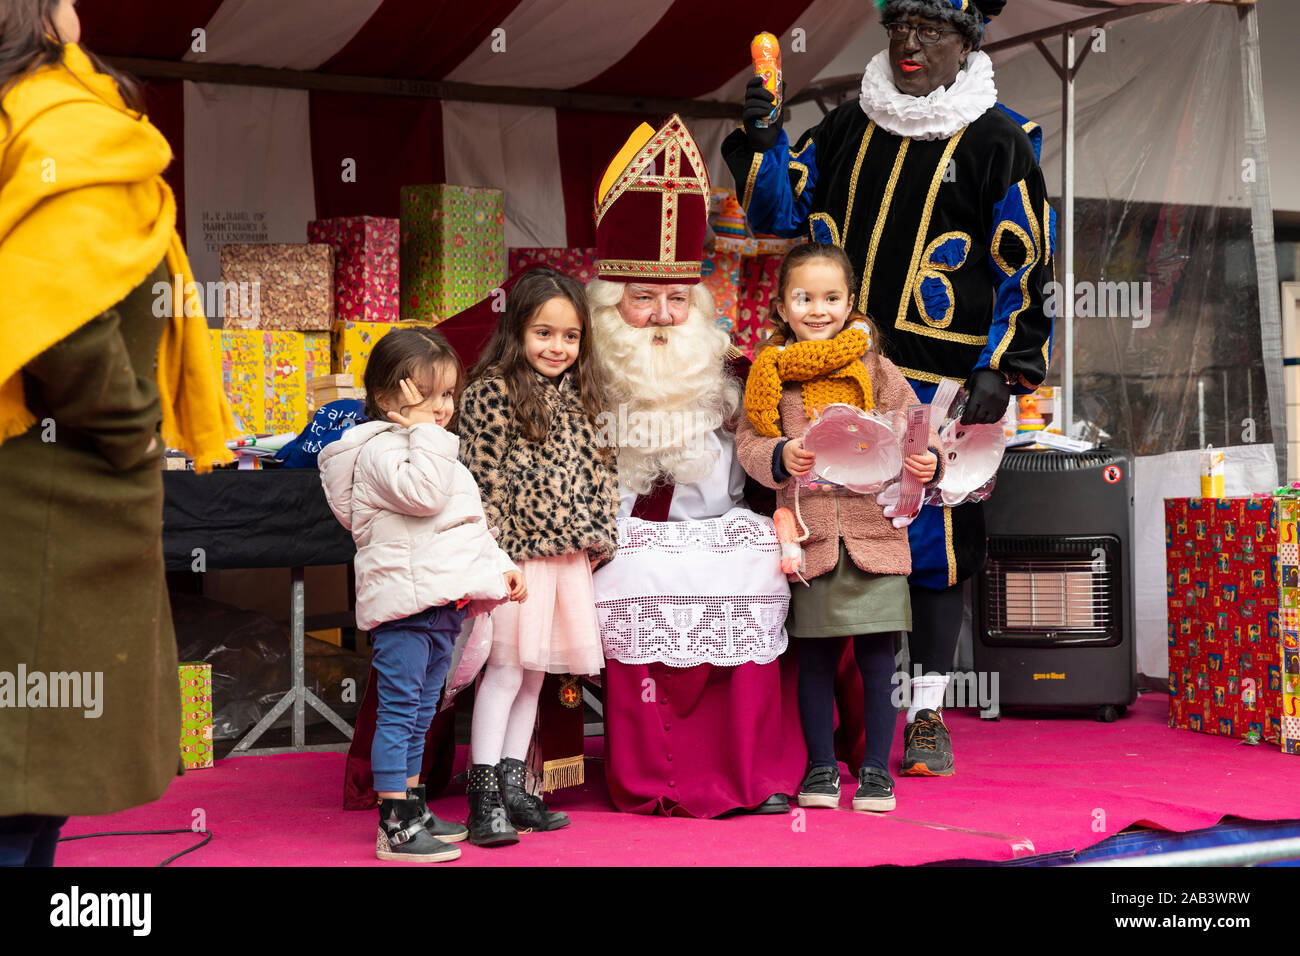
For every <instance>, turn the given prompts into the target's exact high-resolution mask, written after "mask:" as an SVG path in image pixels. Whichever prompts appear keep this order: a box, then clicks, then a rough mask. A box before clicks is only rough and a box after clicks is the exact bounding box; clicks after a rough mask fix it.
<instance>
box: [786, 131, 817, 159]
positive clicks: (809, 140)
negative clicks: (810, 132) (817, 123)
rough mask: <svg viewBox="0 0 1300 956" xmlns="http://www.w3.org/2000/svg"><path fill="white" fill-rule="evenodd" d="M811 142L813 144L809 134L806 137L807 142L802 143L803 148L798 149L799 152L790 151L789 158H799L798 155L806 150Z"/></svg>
mask: <svg viewBox="0 0 1300 956" xmlns="http://www.w3.org/2000/svg"><path fill="white" fill-rule="evenodd" d="M812 144H813V138H812V137H811V136H809V137H808V142H806V143H804V144H803V149H801V150H799V152H797V153H795V152H792V153H791V154H790V158H791V159H798V158H799V157H800V156H802V155H803V154H804V153H806V152H808V147H809V146H811V145H812Z"/></svg>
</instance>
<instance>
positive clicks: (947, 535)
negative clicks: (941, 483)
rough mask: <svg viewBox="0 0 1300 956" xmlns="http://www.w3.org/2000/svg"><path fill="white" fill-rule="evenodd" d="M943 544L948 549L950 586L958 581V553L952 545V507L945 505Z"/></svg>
mask: <svg viewBox="0 0 1300 956" xmlns="http://www.w3.org/2000/svg"><path fill="white" fill-rule="evenodd" d="M943 544H944V547H945V548H946V549H947V550H948V586H949V587H952V586H953V585H954V584H956V583H957V553H956V552H955V551H954V550H953V547H952V509H951V508H949V507H948V506H947V505H944V509H943Z"/></svg>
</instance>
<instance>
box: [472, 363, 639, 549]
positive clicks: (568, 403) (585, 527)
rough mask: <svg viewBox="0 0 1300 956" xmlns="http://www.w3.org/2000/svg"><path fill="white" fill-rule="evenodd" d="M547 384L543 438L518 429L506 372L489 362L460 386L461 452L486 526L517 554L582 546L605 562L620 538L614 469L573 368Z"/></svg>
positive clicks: (540, 380)
mask: <svg viewBox="0 0 1300 956" xmlns="http://www.w3.org/2000/svg"><path fill="white" fill-rule="evenodd" d="M537 380H538V383H539V384H540V385H541V386H543V387H544V388H545V389H546V391H545V395H546V400H547V405H548V408H549V409H550V414H551V423H550V428H549V430H548V431H547V434H546V439H545V440H544V441H543V442H541V443H537V442H531V441H528V440H527V439H526V438H524V437H523V436H522V435H521V434H520V430H519V424H518V422H517V421H516V420H515V417H514V411H513V409H512V408H511V403H510V394H509V392H508V391H507V390H506V383H505V379H504V378H503V377H502V376H501V375H500V374H499V373H497V372H496V371H495V369H493V370H489V371H488V373H487V374H486V375H484V376H483V377H482V378H480V379H478V380H476V381H474V382H471V383H470V384H469V385H468V386H466V388H465V392H464V394H463V396H462V398H461V407H460V448H461V451H460V456H461V461H463V462H464V464H465V466H466V467H467V468H469V471H470V474H472V475H473V476H474V480H475V481H476V482H477V483H478V487H479V492H480V494H481V495H482V496H483V510H484V513H485V514H486V515H487V519H488V523H489V525H490V526H492V527H495V528H498V529H500V538H499V539H498V544H500V546H501V548H502V550H504V551H505V552H506V554H508V555H510V557H511V558H512V559H513V560H515V561H522V560H526V559H528V558H539V557H548V556H551V555H561V554H572V553H576V552H579V551H585V552H586V553H587V554H588V555H589V556H591V557H592V558H594V559H595V560H596V563H597V564H598V565H599V564H604V563H605V562H607V561H609V560H610V559H611V558H612V557H613V556H614V550H615V548H616V547H617V544H618V523H617V522H618V503H619V491H618V476H617V474H616V473H615V470H616V466H615V465H614V463H613V456H608V463H607V457H606V456H605V455H604V454H602V451H601V449H600V448H599V447H598V445H597V441H596V429H595V428H594V427H593V425H592V423H591V421H590V420H589V419H588V418H587V415H586V412H585V411H584V410H583V407H582V401H581V399H580V398H579V396H578V392H577V388H576V386H575V383H574V380H573V377H572V376H569V375H566V376H565V377H564V378H563V379H561V381H560V383H559V385H552V384H551V383H550V382H549V381H548V380H547V379H546V378H545V377H543V376H542V375H540V374H538V375H537Z"/></svg>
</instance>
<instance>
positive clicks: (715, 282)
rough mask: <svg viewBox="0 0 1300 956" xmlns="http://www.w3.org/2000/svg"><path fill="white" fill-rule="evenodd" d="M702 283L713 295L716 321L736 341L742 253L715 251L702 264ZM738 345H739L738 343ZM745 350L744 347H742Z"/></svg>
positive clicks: (705, 257) (706, 256)
mask: <svg viewBox="0 0 1300 956" xmlns="http://www.w3.org/2000/svg"><path fill="white" fill-rule="evenodd" d="M700 277H701V278H700V281H701V282H703V283H704V285H705V287H707V288H708V290H709V292H711V293H713V311H714V321H716V322H717V323H718V328H720V329H724V330H726V332H727V334H728V335H730V336H732V341H733V342H734V341H735V332H736V316H737V310H738V307H739V304H740V253H739V252H725V251H721V250H716V249H715V250H714V251H713V252H711V253H706V254H705V256H704V261H703V262H702V263H700ZM737 344H738V343H737ZM741 348H743V346H741Z"/></svg>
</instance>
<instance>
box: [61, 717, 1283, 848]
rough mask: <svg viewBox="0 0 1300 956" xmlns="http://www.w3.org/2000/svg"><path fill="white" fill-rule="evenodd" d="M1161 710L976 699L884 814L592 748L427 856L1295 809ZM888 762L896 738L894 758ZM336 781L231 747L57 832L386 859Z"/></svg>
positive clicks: (956, 840)
mask: <svg viewBox="0 0 1300 956" xmlns="http://www.w3.org/2000/svg"><path fill="white" fill-rule="evenodd" d="M1167 710H1168V698H1167V697H1165V696H1163V695H1160V694H1148V695H1145V696H1144V697H1142V698H1141V699H1139V701H1138V703H1137V704H1136V705H1135V706H1133V707H1132V708H1130V709H1129V713H1128V716H1127V717H1125V718H1123V719H1121V720H1119V721H1118V722H1116V723H1114V724H1101V723H1097V722H1095V721H1093V720H1090V719H1087V718H1069V717H1059V718H1049V719H1027V718H1019V717H1014V716H1007V717H1004V718H1003V719H1002V720H1001V721H1000V722H996V723H986V722H982V721H980V720H979V719H978V717H977V716H975V713H974V712H973V711H968V712H954V713H952V714H950V715H948V722H949V726H950V727H951V729H952V736H953V740H954V749H955V752H956V756H957V773H956V774H955V775H953V776H951V777H946V778H912V777H904V778H901V779H899V780H898V786H897V794H898V809H897V810H895V811H894V812H892V813H885V814H867V813H854V812H853V811H852V810H851V809H849V807H850V805H851V799H852V796H853V790H854V788H855V786H856V781H855V780H852V781H851V778H850V777H849V775H848V774H847V773H845V776H844V785H845V789H844V797H843V800H844V803H843V805H842V806H841V808H840V809H839V810H807V811H798V810H796V811H795V812H793V813H791V814H790V815H787V816H784V817H782V816H765V817H733V818H730V819H725V820H687V819H665V818H662V817H642V816H633V815H631V814H620V813H616V812H614V810H613V808H612V807H611V805H610V803H609V800H608V797H607V796H606V793H605V786H604V777H603V772H602V764H601V762H600V761H598V760H589V761H588V763H587V783H586V785H585V786H584V787H582V788H579V789H577V790H573V791H565V792H563V793H561V794H559V795H557V796H555V797H554V799H552V800H551V801H550V802H551V804H552V806H553V807H554V808H556V809H562V810H565V811H567V812H568V814H569V816H570V817H572V818H573V825H572V826H570V827H569V828H567V829H565V830H561V831H558V832H556V833H542V834H525V835H524V837H523V839H522V842H521V843H519V844H518V845H517V846H514V847H506V848H502V849H495V850H484V849H478V848H475V847H471V846H469V845H468V844H461V846H462V847H463V848H464V854H463V855H462V856H461V858H460V859H459V860H457V861H455V862H454V863H449V864H439V865H441V866H452V867H454V866H511V865H516V866H555V865H565V864H579V865H601V866H626V865H633V866H634V865H638V864H653V865H660V866H701V865H703V866H709V865H768V866H771V865H778V866H799V865H809V864H812V865H846V864H847V865H863V864H878V863H900V864H916V863H928V862H934V861H939V860H954V859H978V860H1008V859H1011V858H1013V857H1019V856H1028V855H1033V854H1036V853H1050V852H1054V851H1061V850H1071V849H1074V850H1078V849H1082V848H1084V847H1087V846H1090V845H1092V844H1094V843H1097V842H1099V841H1101V840H1103V839H1105V838H1106V837H1108V836H1111V835H1113V834H1115V833H1118V832H1120V831H1121V830H1123V829H1124V828H1125V827H1127V826H1130V825H1132V824H1134V823H1142V824H1146V825H1149V826H1153V827H1159V828H1163V829H1167V830H1177V831H1184V830H1193V829H1198V828H1201V827H1207V826H1211V825H1213V824H1215V823H1217V822H1218V821H1219V820H1221V819H1222V818H1223V817H1225V816H1238V817H1244V818H1247V819H1251V820H1284V819H1295V818H1298V817H1300V798H1297V797H1296V794H1297V793H1300V758H1296V757H1289V756H1285V755H1283V754H1282V753H1281V751H1280V750H1279V749H1278V748H1277V747H1276V746H1271V745H1268V744H1262V745H1260V746H1258V747H1249V746H1245V745H1243V744H1242V743H1241V742H1240V741H1237V740H1232V739H1227V738H1221V737H1215V736H1211V735H1208V734H1196V733H1190V732H1187V731H1181V730H1170V729H1169V728H1168V727H1167V726H1166V716H1167ZM899 736H900V737H901V733H900V735H899ZM588 748H589V749H588V754H589V755H591V756H597V755H599V754H600V752H601V751H600V748H601V741H600V740H599V739H598V738H593V739H590V740H588ZM463 750H464V748H462V753H461V755H460V759H461V761H462V762H463V760H464V756H465V755H464V753H463ZM898 758H899V753H898V746H897V744H896V747H895V753H894V758H893V759H894V763H895V765H897V761H898ZM458 769H459V768H458ZM792 783H797V781H794V782H792ZM454 786H455V785H454V784H453V787H454ZM342 793H343V756H342V755H341V754H299V755H286V756H277V757H238V758H233V759H226V760H221V761H218V763H217V765H216V766H215V767H214V768H212V769H209V770H199V771H195V772H193V773H189V774H187V775H185V776H184V777H183V778H180V779H178V780H177V781H176V782H175V783H174V784H172V786H171V787H170V788H169V789H168V791H167V793H166V795H165V796H164V797H163V798H162V799H161V800H158V801H157V802H155V803H152V804H149V805H148V806H144V807H137V808H135V809H133V810H129V811H125V812H123V813H117V814H113V815H111V816H106V817H79V818H76V819H73V820H72V821H70V822H69V823H68V825H67V826H66V827H65V828H64V835H65V836H74V835H77V834H82V833H95V832H101V831H107V830H161V829H174V828H181V827H189V826H191V824H192V822H193V821H194V820H196V819H198V818H199V816H198V814H199V813H200V811H201V813H202V819H203V820H205V821H206V824H207V827H208V829H210V830H211V831H212V832H213V834H214V838H213V840H212V842H211V843H209V844H208V845H207V846H205V847H203V848H202V849H200V850H198V851H197V852H194V853H190V854H187V855H186V856H183V857H181V858H180V859H179V860H177V861H176V862H175V863H173V864H172V866H204V865H223V866H336V865H349V866H354V865H357V864H366V865H375V866H386V865H390V864H384V863H380V862H379V861H378V860H376V859H375V857H374V840H375V823H376V819H375V814H374V813H372V812H344V811H343V810H341V809H339V808H340V806H341V805H342V799H343V797H342ZM433 809H434V812H435V813H437V814H438V815H440V816H443V817H447V818H459V819H464V815H465V812H466V808H465V798H464V796H463V794H460V795H455V794H454V795H449V796H444V797H442V798H440V799H439V800H436V801H435V802H434V804H433ZM195 839H197V837H195ZM192 842H193V840H191V839H190V838H189V836H188V835H184V834H181V835H174V836H149V837H106V838H102V839H92V840H76V841H72V842H70V843H65V844H62V845H61V846H60V847H59V851H58V856H57V859H56V862H57V864H58V865H60V866H149V865H154V864H156V863H158V862H160V861H161V860H163V859H165V858H166V857H168V856H170V855H171V854H173V853H175V852H177V851H179V850H181V849H183V848H184V847H186V846H188V845H190V843H192ZM399 865H400V864H399Z"/></svg>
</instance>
